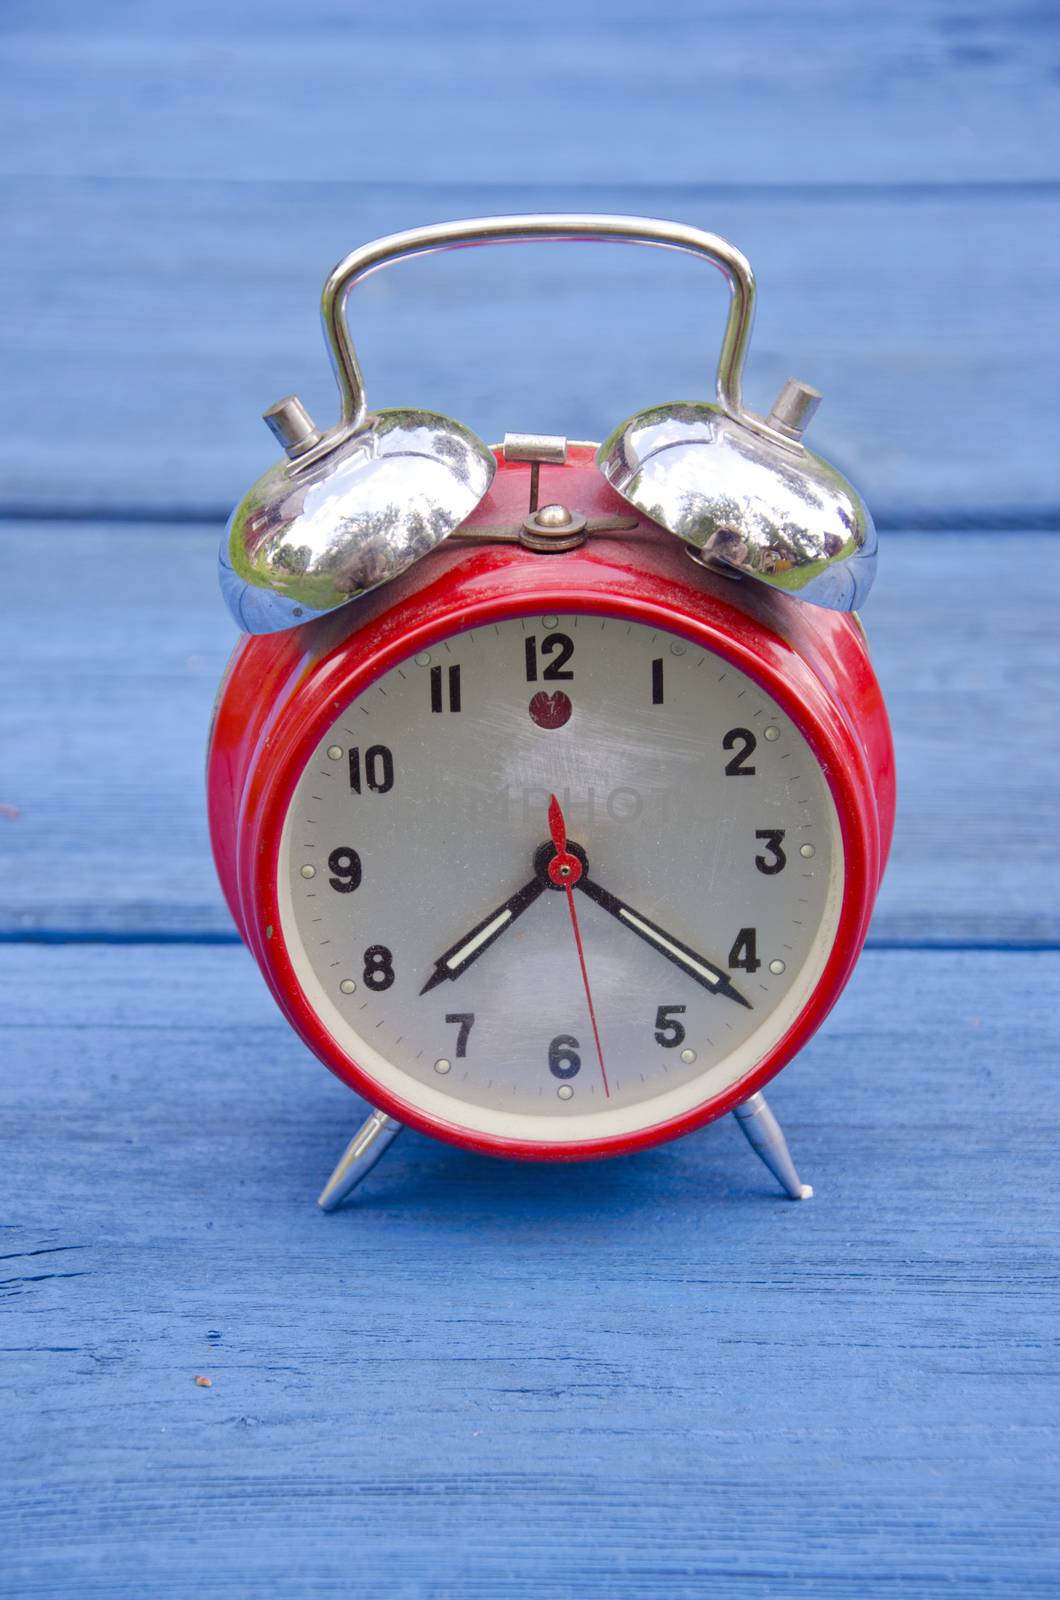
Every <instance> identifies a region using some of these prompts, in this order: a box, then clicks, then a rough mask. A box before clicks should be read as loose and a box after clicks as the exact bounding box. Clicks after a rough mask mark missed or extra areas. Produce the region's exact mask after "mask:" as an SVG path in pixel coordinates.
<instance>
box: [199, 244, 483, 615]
mask: <svg viewBox="0 0 1060 1600" xmlns="http://www.w3.org/2000/svg"><path fill="white" fill-rule="evenodd" d="M401 237H402V236H400V235H399V236H397V238H398V239H400V238H401ZM395 243H396V240H386V239H384V240H379V241H377V242H376V243H375V244H371V245H366V246H365V247H364V248H363V249H361V250H355V251H353V253H352V254H351V255H349V256H347V257H346V258H345V260H343V261H341V262H340V263H339V265H338V266H337V267H336V268H335V270H334V271H333V272H332V273H331V275H330V277H329V278H328V280H327V283H326V284H325V285H324V293H323V296H322V300H321V315H322V318H323V322H324V332H325V336H326V338H327V341H328V345H329V350H330V354H331V358H332V364H333V366H334V368H335V377H336V381H337V383H338V386H339V392H340V394H341V396H342V416H341V419H340V421H339V422H338V423H337V424H336V425H335V427H333V428H331V429H329V430H328V431H327V432H326V433H322V432H321V431H320V430H319V429H318V428H317V427H316V426H315V424H314V423H313V420H312V418H311V417H310V416H309V414H308V412H307V411H306V409H305V407H304V406H303V405H302V403H301V401H300V400H298V399H297V397H296V396H294V395H288V396H287V398H286V399H284V400H281V401H279V402H278V403H277V404H276V405H274V406H272V407H271V408H270V409H269V410H268V411H266V413H265V421H266V422H267V423H268V425H269V427H270V429H271V430H272V432H273V433H274V434H275V436H276V438H277V439H279V441H280V443H281V444H282V445H283V447H284V450H285V451H286V454H287V459H286V460H283V461H279V462H277V463H276V464H275V465H274V466H272V467H270V468H269V470H268V471H267V472H266V473H264V474H263V475H262V477H260V478H259V479H258V481H257V483H255V484H254V486H253V488H252V489H250V490H249V492H248V493H247V494H246V495H244V497H243V499H242V500H241V501H240V503H239V505H238V506H237V507H236V509H235V511H234V512H233V513H232V516H231V518H230V519H229V523H228V527H227V530H226V532H225V536H224V539H223V541H222V544H221V556H220V578H221V590H222V593H223V594H224V597H225V600H226V601H227V602H228V607H229V610H230V611H231V612H232V615H233V616H234V617H235V620H236V621H237V622H238V624H239V626H240V627H241V628H242V629H243V630H244V631H245V632H247V633H275V632H278V631H279V630H280V629H283V628H291V627H295V626H297V625H298V624H299V623H302V622H308V621H310V620H311V619H313V618H314V617H322V616H325V615H326V614H327V613H328V612H330V611H334V610H335V609H336V608H337V607H338V606H343V605H346V603H347V602H348V601H350V600H355V599H357V597H358V596H359V595H362V594H366V593H367V592H368V590H370V589H375V588H378V586H379V585H380V584H383V583H388V582H389V581H390V579H391V578H396V577H397V576H398V575H399V574H400V573H402V572H404V571H405V569H406V567H409V566H411V565H412V563H413V562H414V561H418V560H419V559H420V557H421V556H425V555H427V554H428V553H429V552H430V551H431V550H434V549H435V548H436V547H437V546H438V545H439V544H441V542H442V540H443V539H444V538H445V537H446V535H447V534H449V533H451V532H452V531H453V529H454V528H456V527H458V526H459V525H460V523H462V522H463V521H465V519H466V518H467V517H469V516H470V515H471V513H472V511H474V509H475V507H476V506H477V505H478V504H479V502H480V501H481V500H482V498H483V496H484V495H485V494H486V492H487V490H488V489H489V486H490V484H491V483H492V482H493V475H494V473H495V471H496V466H497V464H496V462H495V461H494V458H493V455H492V454H491V452H490V451H489V450H488V449H487V447H486V446H485V445H484V444H483V443H482V441H481V440H480V439H479V438H478V437H477V436H476V435H475V434H474V433H472V432H471V430H470V429H469V428H465V427H464V426H463V425H462V424H461V423H459V422H454V421H453V420H452V418H451V417H443V416H440V415H438V414H437V413H436V412H433V411H410V410H388V411H377V412H375V413H372V414H369V412H368V409H367V404H366V401H365V392H364V378H363V375H362V373H361V368H360V363H359V362H358V360H357V354H356V351H355V349H354V346H353V341H352V339H351V337H350V332H349V327H348V324H347V321H346V309H345V307H346V297H347V295H348V293H349V291H350V289H351V288H352V287H353V285H354V284H355V283H356V282H357V281H358V280H359V279H361V278H363V277H366V276H367V274H368V273H369V272H371V271H373V270H374V269H375V268H376V267H379V266H382V265H383V264H384V262H385V261H386V260H388V259H396V258H397V256H399V255H403V254H406V253H408V252H407V251H406V250H404V249H394V248H392V247H393V246H394V244H395ZM388 247H390V248H388Z"/></svg>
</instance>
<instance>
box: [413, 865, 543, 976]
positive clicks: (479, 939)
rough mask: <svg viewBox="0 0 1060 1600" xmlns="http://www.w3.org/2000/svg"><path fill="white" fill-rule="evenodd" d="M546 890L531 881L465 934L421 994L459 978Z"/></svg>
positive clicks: (443, 957) (440, 960) (436, 967)
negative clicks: (448, 979)
mask: <svg viewBox="0 0 1060 1600" xmlns="http://www.w3.org/2000/svg"><path fill="white" fill-rule="evenodd" d="M544 888H545V885H544V883H543V882H542V881H541V879H540V878H538V877H534V878H531V880H530V882H529V883H524V884H523V887H522V888H521V889H517V890H516V891H515V893H514V894H513V895H511V896H510V897H509V899H507V900H505V902H504V904H503V905H501V906H498V907H497V909H496V910H495V911H491V912H490V914H489V916H488V917H483V919H482V921H481V922H479V923H476V925H475V927H473V928H472V930H471V932H470V933H465V934H464V937H463V938H462V939H458V940H457V942H456V944H454V945H450V947H449V949H448V950H447V951H446V952H445V954H444V955H440V956H439V957H438V960H437V961H436V962H435V963H434V971H433V972H432V973H431V975H430V977H429V978H428V979H427V982H426V983H425V984H424V985H423V988H422V989H421V990H420V994H426V993H427V990H428V989H433V988H434V987H435V985H436V984H439V983H444V982H445V980H446V978H450V979H452V978H459V976H460V974H461V973H462V972H466V971H467V969H468V967H469V966H470V965H471V963H472V962H473V961H477V960H478V958H479V956H480V955H481V954H482V952H483V950H488V949H489V947H490V945H491V944H492V943H493V941H494V939H499V938H500V936H501V934H502V933H503V932H504V930H505V929H506V928H510V927H511V925H512V923H513V922H514V921H515V919H516V917H518V916H521V915H522V913H523V912H524V911H525V910H526V908H527V906H531V905H533V903H534V901H535V900H536V899H537V897H538V895H539V894H541V893H543V891H544Z"/></svg>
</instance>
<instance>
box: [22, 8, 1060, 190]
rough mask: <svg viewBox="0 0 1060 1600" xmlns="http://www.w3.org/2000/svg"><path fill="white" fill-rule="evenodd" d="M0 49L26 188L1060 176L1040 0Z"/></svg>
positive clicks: (389, 11)
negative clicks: (317, 179) (359, 176)
mask: <svg viewBox="0 0 1060 1600" xmlns="http://www.w3.org/2000/svg"><path fill="white" fill-rule="evenodd" d="M0 39H2V43H3V63H4V65H5V68H6V75H7V78H8V81H9V84H10V89H9V92H8V93H7V94H6V95H5V97H4V102H3V108H2V113H0V170H2V171H6V172H15V173H25V174H29V175H31V176H37V175H41V176H55V175H59V176H66V175H71V174H81V175H85V176H91V177H97V176H100V177H113V176H121V177H125V176H133V177H147V178H188V177H191V178H212V177H214V176H217V175H220V176H222V177H226V178H243V179H250V180H259V179H262V178H274V177H278V178H282V179H283V180H285V181H286V182H289V183H292V184H300V183H302V182H304V180H305V179H306V177H307V175H313V176H322V177H327V178H344V177H347V176H348V175H349V174H350V171H351V169H354V170H356V171H358V172H359V173H366V174H368V175H370V176H371V177H372V178H373V179H376V180H378V181H380V182H383V183H389V182H395V181H396V182H402V181H404V180H405V179H407V178H408V177H409V176H410V175H413V176H415V177H416V178H418V179H423V180H426V181H428V182H436V181H449V180H450V179H451V178H452V177H453V175H454V174H456V175H459V176H460V177H461V178H466V179H470V180H486V181H489V182H497V181H498V180H512V181H515V182H520V181H527V180H529V181H532V182H536V181H538V180H539V179H540V178H541V176H542V175H546V176H547V177H548V179H549V180H550V181H554V182H557V183H561V182H563V181H565V180H578V181H600V180H604V181H607V180H609V179H611V178H612V177H613V175H614V174H615V173H616V172H619V173H622V174H623V175H624V176H625V177H627V178H628V179H630V180H635V181H644V180H647V181H650V182H653V181H655V180H657V178H658V177H659V175H660V174H665V175H667V176H669V177H671V178H673V179H674V180H676V181H693V182H695V181H700V180H702V179H703V177H704V176H707V175H710V176H714V175H721V176H723V177H724V178H726V179H727V180H728V181H731V182H737V183H745V182H756V181H762V180H765V181H768V182H770V183H774V182H782V183H798V184H801V183H805V182H806V181H811V182H822V181H825V182H828V181H831V182H836V181H846V182H853V183H866V182H870V183H871V182H884V183H887V182H894V181H906V182H914V183H917V182H923V181H924V180H925V179H927V180H935V181H947V182H953V181H961V180H971V181H973V182H983V181H995V182H996V181H1001V182H1004V181H1013V180H1016V181H1021V180H1027V179H1035V178H1047V179H1051V180H1055V179H1056V178H1057V177H1058V176H1060V174H1058V172H1057V166H1056V146H1055V136H1056V115H1057V86H1056V61H1057V53H1058V48H1060V18H1058V15H1057V12H1056V9H1055V7H1053V6H1051V5H1049V4H1029V5H1021V6H1009V7H1006V6H999V5H998V4H996V0H962V4H961V5H960V6H959V7H957V6H954V5H952V4H950V3H948V0H900V3H897V4H895V3H890V4H889V3H885V0H869V3H866V4H863V5H860V6H858V8H857V11H856V12H852V11H851V9H850V6H849V4H847V3H846V0H809V3H807V4H805V5H802V6H800V7H798V8H797V9H795V10H793V9H792V8H791V6H789V5H786V4H785V3H784V0H747V3H744V4H741V5H739V6H733V5H731V4H730V5H726V4H723V3H721V0H709V3H706V4H704V3H701V0H668V3H666V4H664V5H662V6H658V7H653V8H650V9H649V8H645V7H644V6H643V5H642V4H638V3H636V0H618V3H617V4H608V5H607V6H606V7H603V6H601V5H600V4H599V0H573V3H572V0H537V3H535V5H534V6H533V7H532V8H523V9H519V10H505V11H504V12H498V10H497V8H496V6H492V5H488V4H485V3H483V0H474V3H467V0H465V3H462V4H455V5H448V6H445V7H444V8H440V7H438V6H437V5H434V4H431V0H415V3H412V4H407V5H402V6H401V7H400V8H399V9H397V8H384V7H380V6H373V5H369V4H366V3H364V0H360V3H354V4H342V5H339V4H335V3H334V0H304V3H302V4H300V5H298V6H297V7H292V6H291V5H289V4H286V3H285V0H255V3H254V4H253V5H250V4H247V3H245V0H237V3H235V4H231V3H230V4H227V5H224V6H216V5H211V4H207V3H206V0H195V3H190V4H189V3H180V4H178V3H175V0H148V3H144V4H141V3H137V0H119V3H117V4H114V3H111V4H108V5H106V6H103V7H101V8H93V9H91V10H86V9H85V8H84V7H83V6H81V5H78V4H77V0H8V4H7V5H6V6H5V8H4V22H3V29H2V34H0ZM42 105H49V106H54V107H56V109H57V110H59V112H60V114H59V115H57V116H53V117H45V118H42V117H41V114H40V113H41V107H42Z"/></svg>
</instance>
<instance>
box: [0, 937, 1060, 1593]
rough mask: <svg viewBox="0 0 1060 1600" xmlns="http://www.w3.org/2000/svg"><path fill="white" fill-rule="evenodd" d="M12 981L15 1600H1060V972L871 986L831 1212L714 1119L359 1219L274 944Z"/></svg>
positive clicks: (423, 1146)
mask: <svg viewBox="0 0 1060 1600" xmlns="http://www.w3.org/2000/svg"><path fill="white" fill-rule="evenodd" d="M0 971H2V972H3V974H4V980H5V984H6V992H7V995H8V999H7V1002H6V1004H5V1007H4V1010H3V1013H2V1015H0V1055H2V1056H3V1058H4V1059H5V1060H6V1061H7V1062H8V1063H9V1067H10V1070H8V1071H7V1072H5V1073H4V1074H3V1076H2V1078H0V1128H2V1137H3V1142H4V1154H3V1159H4V1170H5V1175H6V1178H7V1181H8V1189H9V1201H8V1204H7V1206H6V1208H5V1210H6V1216H5V1226H4V1229H3V1232H2V1234H0V1240H2V1246H0V1250H2V1254H3V1256H4V1260H3V1263H2V1265H3V1269H4V1270H3V1273H2V1274H0V1276H2V1279H3V1284H2V1292H3V1297H4V1298H3V1310H4V1313H5V1314H4V1316H3V1318H2V1325H0V1339H2V1343H3V1353H4V1360H3V1365H2V1367H0V1388H2V1390H3V1414H4V1424H3V1427H4V1433H5V1435H6V1439H5V1446H4V1451H3V1459H2V1466H0V1470H2V1473H3V1492H2V1493H0V1530H2V1533H3V1538H4V1549H5V1560H4V1563H3V1566H2V1568H0V1593H3V1594H4V1595H5V1596H7V1595H10V1596H12V1597H15V1596H17V1597H18V1600H38V1597H44V1596H53V1595H69V1594H71V1593H75V1592H76V1593H78V1594H90V1595H96V1594H100V1595H107V1596H140V1595H143V1594H151V1595H158V1596H162V1597H170V1596H184V1595H192V1594H195V1595H198V1596H204V1597H214V1596H222V1595H230V1594H233V1593H241V1594H249V1593H253V1594H268V1595H270V1596H273V1595H275V1596H287V1595H291V1596H294V1595H303V1594H313V1595H317V1594H321V1595H325V1594H326V1595H331V1594H336V1595H337V1594H340V1593H347V1594H348V1593H351V1592H352V1593H358V1594H360V1593H373V1592H381V1593H386V1594H388V1595H395V1596H408V1597H411V1596H424V1595H431V1596H434V1595H439V1596H442V1595H445V1596H448V1595H451V1594H456V1593H461V1594H470V1595H476V1596H484V1597H485V1596H505V1597H507V1596H531V1595H535V1596H536V1595H540V1594H542V1593H545V1594H548V1595H558V1596H581V1595H605V1594H611V1595H618V1596H621V1597H636V1600H641V1597H643V1600H656V1597H658V1596H659V1595H660V1594H666V1595H668V1596H669V1595H673V1596H680V1597H684V1596H688V1597H692V1596H696V1597H698V1596H701V1595H705V1594H709V1595H714V1594H717V1595H726V1596H730V1595H731V1596H739V1597H741V1600H747V1597H765V1596H776V1595H798V1594H813V1595H835V1596H837V1597H838V1596H844V1597H845V1596H849V1595H852V1594H856V1595H859V1596H862V1595H865V1596H869V1595H871V1596H877V1595H893V1594H900V1595H902V1596H924V1597H928V1596H933V1595H936V1594H937V1593H939V1592H940V1591H945V1592H948V1593H951V1594H958V1595H969V1594H1019V1595H1021V1596H1043V1597H1044V1596H1051V1595H1053V1594H1055V1592H1056V1587H1057V1584H1058V1582H1060V1562H1058V1556H1060V1551H1058V1548H1057V1541H1056V1540H1055V1538H1054V1537H1053V1533H1052V1532H1051V1531H1050V1530H1051V1529H1052V1530H1055V1517H1054V1510H1055V1497H1054V1489H1055V1461H1056V1453H1057V1449H1058V1446H1060V1437H1058V1422H1060V1414H1058V1405H1057V1401H1058V1386H1057V1377H1056V1362H1055V1333H1056V1314H1057V1289H1056V1285H1057V1245H1058V1242H1060V1241H1058V1229H1057V1217H1058V1215H1060V1211H1058V1204H1057V1202H1058V1200H1060V1194H1058V1180H1057V1169H1056V1162H1055V1144H1056V1138H1057V1135H1058V1132H1060V1129H1058V1127H1057V1098H1056V1090H1055V1081H1056V1080H1055V1062H1056V1052H1057V1048H1058V1046H1060V1037H1058V1031H1057V1018H1058V1016H1060V959H1058V958H1057V956H1055V955H1048V954H1039V955H1031V954H1013V953H1010V954H1003V955H1002V954H990V953H985V952H980V953H977V954H967V953H962V954H946V953H942V952H931V953H930V954H928V955H927V956H926V957H925V956H922V955H919V954H914V953H897V952H890V953H885V952H877V953H873V954H870V955H868V956H867V957H866V958H865V960H864V962H863V964H862V966H861V968H860V969H859V972H858V975H857V976H856V978H855V980H854V982H853V984H852V986H851V988H850V990H848V992H847V994H846V996H845V997H844V998H843V1000H842V1001H841V1002H840V1005H839V1008H838V1009H837V1011H836V1012H835V1013H834V1014H833V1017H832V1018H831V1019H830V1021H829V1022H828V1024H826V1026H825V1029H824V1031H823V1033H822V1034H821V1035H820V1036H819V1037H818V1039H817V1040H816V1041H815V1042H814V1044H813V1045H812V1047H811V1048H810V1049H809V1050H808V1051H807V1052H806V1053H805V1054H804V1056H803V1057H802V1058H801V1059H800V1061H799V1062H798V1063H797V1064H796V1065H795V1066H794V1067H793V1068H791V1069H789V1071H788V1072H787V1073H786V1074H785V1075H784V1077H783V1078H782V1079H781V1080H780V1082H779V1083H778V1084H777V1085H776V1087H775V1090H774V1091H773V1093H772V1101H773V1104H774V1106H775V1108H776V1110H777V1112H778V1114H779V1115H780V1116H781V1117H782V1119H783V1120H784V1122H785V1124H786V1126H787V1131H788V1134H789V1137H790V1139H791V1142H792V1145H793V1149H794V1151H795V1154H796V1156H797V1159H798V1160H799V1162H800V1165H801V1166H802V1167H803V1169H804V1171H805V1173H806V1175H807V1176H808V1177H809V1178H811V1179H812V1181H813V1182H814V1183H815V1185H816V1186H817V1197H816V1198H815V1199H814V1200H813V1201H812V1202H810V1203H808V1204H805V1205H801V1206H800V1205H792V1204H790V1203H789V1202H786V1201H784V1200H783V1199H782V1198H780V1197H779V1195H778V1194H775V1193H774V1192H773V1190H772V1188H771V1187H770V1183H771V1180H769V1179H768V1175H767V1174H766V1173H765V1171H764V1169H763V1168H761V1167H760V1166H759V1165H758V1163H756V1162H755V1161H754V1160H753V1158H752V1157H751V1155H750V1152H749V1151H748V1150H747V1149H746V1147H745V1146H744V1143H743V1140H742V1139H741V1138H740V1135H739V1134H738V1132H737V1130H736V1128H735V1126H734V1125H733V1123H732V1122H731V1120H726V1121H725V1122H724V1123H722V1124H718V1125H715V1126H714V1127H712V1128H710V1129H705V1130H703V1131H702V1132H700V1133H699V1134H696V1135H695V1136H693V1137H692V1138H690V1139H688V1140H685V1141H683V1142H681V1143H680V1144H678V1145H675V1146H670V1147H667V1148H663V1149H659V1150H656V1151H651V1152H647V1153H645V1154H642V1155H639V1156H636V1157H632V1158H627V1159H624V1160H619V1161H615V1162H608V1163H602V1164H591V1165H586V1166H581V1167H573V1168H565V1169H562V1170H558V1169H554V1168H551V1169H550V1168H547V1167H540V1166H523V1165H519V1164H508V1163H502V1162H496V1161H490V1160H488V1159H485V1158H478V1157H474V1156H471V1155H467V1154H463V1153H460V1152H457V1151H454V1150H452V1149H449V1148H446V1147H443V1146H441V1145H438V1144H434V1143H432V1142H431V1141H428V1140H426V1139H422V1138H419V1137H417V1136H414V1135H411V1134H409V1135H405V1137H404V1138H403V1139H402V1140H400V1141H399V1142H398V1144H397V1145H395V1147H394V1149H393V1151H392V1152H391V1154H390V1155H389V1156H388V1158H387V1160H386V1162H385V1163H384V1165H383V1166H381V1167H380V1168H379V1169H378V1172H377V1173H376V1174H375V1175H374V1176H373V1178H372V1180H371V1181H370V1185H369V1187H368V1188H367V1189H366V1190H365V1192H364V1193H363V1195H362V1197H361V1199H360V1200H359V1201H358V1203H357V1204H356V1206H355V1207H353V1208H351V1209H349V1210H347V1211H345V1212H342V1213H338V1214H336V1215H335V1216H334V1217H331V1218H325V1217H323V1216H322V1215H320V1214H319V1213H318V1212H317V1211H316V1210H315V1207H314V1205H313V1195H314V1194H315V1192H316V1188H317V1186H318V1184H319V1182H320V1180H321V1178H322V1176H323V1175H324V1173H325V1172H326V1171H327V1170H328V1168H329V1166H330V1163H331V1161H332V1160H333V1158H334V1157H335V1155H336V1154H337V1152H338V1150H339V1149H340V1147H341V1145H342V1143H343V1141H344V1139H345V1137H346V1135H347V1133H348V1131H349V1129H350V1126H351V1124H352V1122H353V1120H354V1118H355V1115H356V1111H357V1102H356V1101H355V1100H354V1097H353V1096H351V1095H350V1094H349V1093H348V1092H347V1091H346V1090H345V1089H343V1088H342V1087H341V1086H340V1085H339V1084H338V1083H337V1082H336V1081H335V1080H334V1079H332V1078H330V1077H329V1076H328V1074H327V1073H326V1072H325V1071H324V1070H323V1068H321V1067H319V1066H318V1065H317V1064H316V1063H315V1062H313V1061H311V1060H310V1059H309V1058H308V1057H307V1056H306V1054H305V1052H304V1051H303V1050H302V1049H301V1047H300V1046H299V1045H298V1044H297V1042H296V1041H295V1040H294V1039H293V1037H292V1036H291V1034H290V1033H289V1031H288V1030H287V1028H286V1026H285V1025H284V1024H283V1023H282V1022H281V1020H280V1018H279V1016H278V1013H276V1011H275V1009H274V1007H273V1005H272V1002H271V1001H270V999H269V998H268V996H267V994H266V992H265V989H264V986H263V984H262V983H261V981H260V979H259V977H258V975H257V973H256V972H255V971H254V970H253V969H252V967H251V964H250V961H249V958H248V957H247V956H246V955H245V954H244V953H243V952H242V951H241V950H237V949H220V950H209V949H205V950H204V949H189V950H180V951H174V950H162V949H144V948H141V949H134V950H112V949H103V948H88V949H86V948H83V947H75V948H63V949H51V950H41V949H33V948H30V947H26V946H22V947H17V948H9V949H6V950H4V951H0ZM196 1374H204V1375H206V1376H208V1377H209V1378H211V1380H212V1385H213V1386H212V1388H210V1389H209V1390H205V1389H201V1388H198V1387H196V1386H195V1383H194V1381H193V1380H194V1376H195V1375H196Z"/></svg>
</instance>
